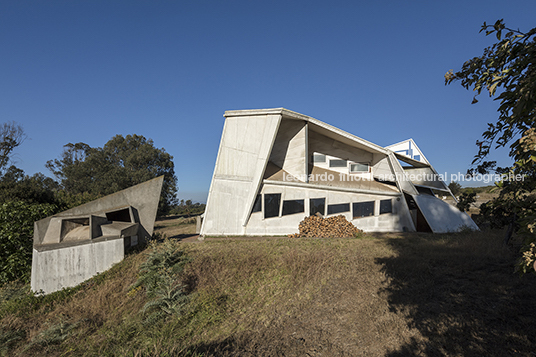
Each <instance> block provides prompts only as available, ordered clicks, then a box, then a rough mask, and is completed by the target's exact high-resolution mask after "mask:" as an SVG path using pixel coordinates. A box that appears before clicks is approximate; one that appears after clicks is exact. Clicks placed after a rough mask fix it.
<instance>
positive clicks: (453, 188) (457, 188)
mask: <svg viewBox="0 0 536 357" xmlns="http://www.w3.org/2000/svg"><path fill="white" fill-rule="evenodd" d="M449 189H450V192H452V194H453V195H454V196H458V195H459V194H460V193H461V192H462V185H460V184H459V183H458V182H456V181H452V182H451V183H449Z"/></svg>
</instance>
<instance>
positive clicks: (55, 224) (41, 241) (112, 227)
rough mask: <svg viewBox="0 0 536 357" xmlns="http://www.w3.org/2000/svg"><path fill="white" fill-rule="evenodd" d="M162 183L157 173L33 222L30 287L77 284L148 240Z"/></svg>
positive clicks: (47, 290) (48, 290)
mask: <svg viewBox="0 0 536 357" xmlns="http://www.w3.org/2000/svg"><path fill="white" fill-rule="evenodd" d="M163 182H164V177H163V176H161V177H158V178H155V179H153V180H149V181H147V182H144V183H141V184H139V185H136V186H133V187H130V188H127V189H125V190H122V191H119V192H116V193H114V194H111V195H108V196H106V197H103V198H100V199H98V200H95V201H92V202H89V203H86V204H84V205H81V206H78V207H74V208H72V209H69V210H67V211H64V212H61V213H58V214H56V215H54V216H51V217H47V218H44V219H42V220H40V221H37V222H35V224H34V247H33V256H32V275H31V287H32V290H33V291H41V290H42V291H43V292H45V293H51V292H54V291H57V290H61V289H62V288H65V287H72V286H76V285H78V284H80V283H81V282H83V281H85V280H87V279H89V278H91V277H92V276H94V275H96V274H97V273H101V272H103V271H105V270H108V269H109V268H110V267H111V266H112V265H113V264H116V263H118V262H120V261H121V260H123V258H124V255H125V251H126V250H127V249H128V248H130V247H132V246H135V245H137V244H139V243H140V242H143V241H146V240H148V239H149V238H150V237H151V235H152V234H153V227H154V222H155V219H156V212H157V209H158V202H159V199H160V192H161V190H162V184H163Z"/></svg>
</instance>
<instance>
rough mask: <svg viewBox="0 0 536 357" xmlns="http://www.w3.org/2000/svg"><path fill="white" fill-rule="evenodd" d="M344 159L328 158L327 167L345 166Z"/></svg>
mask: <svg viewBox="0 0 536 357" xmlns="http://www.w3.org/2000/svg"><path fill="white" fill-rule="evenodd" d="M347 165H348V164H347V161H346V160H329V167H346V166H347Z"/></svg>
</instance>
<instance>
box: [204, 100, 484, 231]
mask: <svg viewBox="0 0 536 357" xmlns="http://www.w3.org/2000/svg"><path fill="white" fill-rule="evenodd" d="M225 118H226V119H225V124H224V128H223V133H222V138H221V142H220V148H219V151H218V157H217V160H216V165H215V168H214V174H213V177H212V182H211V186H210V191H209V196H208V200H207V207H206V211H205V217H204V220H203V224H202V226H201V232H200V233H201V235H202V236H205V235H207V236H231V235H284V234H290V233H296V232H298V224H299V222H300V221H302V220H303V219H304V218H305V217H307V216H309V215H313V214H321V215H323V216H330V215H339V214H342V215H344V216H345V217H346V218H347V219H348V220H349V221H350V222H352V223H353V224H354V225H355V226H356V227H358V228H359V229H362V230H364V231H377V232H401V231H430V232H449V231H457V230H459V229H461V228H462V227H470V228H472V229H478V228H477V226H476V225H475V224H474V222H473V221H472V220H471V218H470V217H469V216H468V215H467V214H465V213H462V212H459V211H458V210H456V209H455V208H454V209H452V208H453V207H451V206H449V205H448V204H446V203H444V202H443V201H441V200H440V199H438V198H436V197H435V195H434V193H433V191H432V190H434V191H438V192H443V193H444V194H447V195H451V192H450V190H449V189H448V187H447V185H446V184H445V183H444V182H443V181H441V180H440V177H439V175H438V174H437V172H436V171H435V169H434V168H433V167H432V165H431V164H430V163H429V162H428V161H427V160H426V158H425V157H424V155H423V154H422V152H421V151H420V149H419V148H418V147H417V145H416V144H415V142H414V141H413V140H411V139H409V140H406V141H403V142H400V143H398V144H394V145H392V146H390V147H386V148H384V147H381V146H378V145H375V144H373V143H371V142H368V141H366V140H364V139H361V138H359V137H357V136H354V135H352V134H350V133H347V132H345V131H343V130H340V129H338V128H335V127H333V126H331V125H329V124H326V123H324V122H322V121H320V120H317V119H314V118H311V117H309V116H306V115H303V114H299V113H296V112H292V111H290V110H287V109H284V108H275V109H258V110H238V111H227V112H225Z"/></svg>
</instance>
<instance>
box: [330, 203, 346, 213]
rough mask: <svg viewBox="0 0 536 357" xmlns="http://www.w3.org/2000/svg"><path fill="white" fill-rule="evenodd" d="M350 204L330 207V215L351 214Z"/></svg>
mask: <svg viewBox="0 0 536 357" xmlns="http://www.w3.org/2000/svg"><path fill="white" fill-rule="evenodd" d="M349 211H350V204H349V203H338V204H335V205H328V214H336V213H342V212H349Z"/></svg>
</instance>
